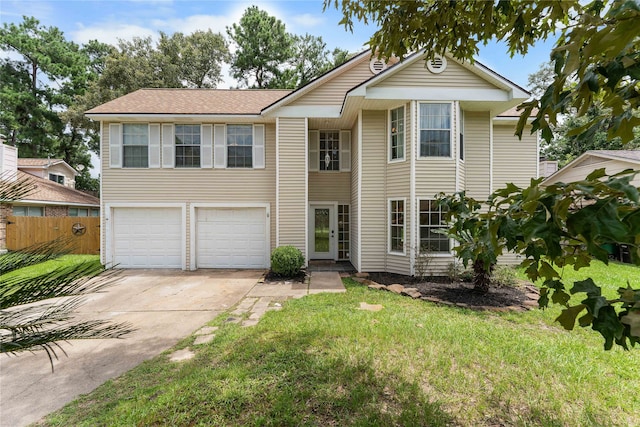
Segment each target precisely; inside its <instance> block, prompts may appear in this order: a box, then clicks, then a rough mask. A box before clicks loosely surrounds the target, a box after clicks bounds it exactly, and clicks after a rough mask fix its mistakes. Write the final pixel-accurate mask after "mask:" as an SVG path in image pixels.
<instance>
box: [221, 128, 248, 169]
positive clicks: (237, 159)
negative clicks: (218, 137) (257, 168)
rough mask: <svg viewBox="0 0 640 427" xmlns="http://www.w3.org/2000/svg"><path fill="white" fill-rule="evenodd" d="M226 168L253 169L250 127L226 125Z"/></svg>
mask: <svg viewBox="0 0 640 427" xmlns="http://www.w3.org/2000/svg"><path fill="white" fill-rule="evenodd" d="M227 167H228V168H252V167H253V126H252V125H227Z"/></svg>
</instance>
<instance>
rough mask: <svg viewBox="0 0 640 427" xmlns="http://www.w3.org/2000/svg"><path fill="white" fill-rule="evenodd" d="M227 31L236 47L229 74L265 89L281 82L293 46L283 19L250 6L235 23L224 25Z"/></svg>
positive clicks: (247, 84)
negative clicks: (228, 25)
mask: <svg viewBox="0 0 640 427" xmlns="http://www.w3.org/2000/svg"><path fill="white" fill-rule="evenodd" d="M227 34H228V35H229V37H230V38H231V40H233V42H234V43H235V44H236V46H237V50H236V52H235V53H234V54H233V57H232V63H231V73H232V76H233V77H234V78H235V79H236V80H238V81H239V82H240V84H241V85H242V86H244V87H253V88H260V89H266V88H273V87H277V86H278V85H279V84H282V74H283V72H284V69H285V66H286V64H287V62H288V61H289V60H290V59H291V57H292V45H293V40H292V37H291V35H290V34H289V33H287V31H286V29H285V25H284V24H283V23H282V21H280V20H279V19H276V18H275V17H274V16H271V15H269V14H268V13H267V12H266V11H264V10H260V9H259V8H258V7H257V6H251V7H249V8H247V10H245V12H244V14H243V15H242V17H241V18H240V22H239V23H238V24H233V25H232V26H231V27H227Z"/></svg>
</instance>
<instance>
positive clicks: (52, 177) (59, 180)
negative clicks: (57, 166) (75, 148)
mask: <svg viewBox="0 0 640 427" xmlns="http://www.w3.org/2000/svg"><path fill="white" fill-rule="evenodd" d="M49 181H53V182H57V183H58V184H62V185H64V175H58V174H57V173H50V174H49Z"/></svg>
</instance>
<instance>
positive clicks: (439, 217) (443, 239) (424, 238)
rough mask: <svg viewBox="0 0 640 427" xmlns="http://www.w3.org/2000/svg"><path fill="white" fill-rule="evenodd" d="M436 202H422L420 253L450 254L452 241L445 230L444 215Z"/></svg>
mask: <svg viewBox="0 0 640 427" xmlns="http://www.w3.org/2000/svg"><path fill="white" fill-rule="evenodd" d="M443 212H444V211H443V210H442V208H441V207H439V206H438V204H437V203H436V201H435V200H420V251H428V252H449V251H450V240H449V237H447V236H446V235H444V234H441V233H439V232H438V230H442V229H444V225H445V222H444V214H443Z"/></svg>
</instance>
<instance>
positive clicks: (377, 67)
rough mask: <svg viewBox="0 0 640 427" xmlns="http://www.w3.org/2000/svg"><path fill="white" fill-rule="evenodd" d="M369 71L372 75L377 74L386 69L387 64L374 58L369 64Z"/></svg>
mask: <svg viewBox="0 0 640 427" xmlns="http://www.w3.org/2000/svg"><path fill="white" fill-rule="evenodd" d="M369 69H370V70H371V72H372V73H373V74H379V73H380V72H382V71H384V70H386V69H387V63H386V62H384V61H382V60H380V59H378V58H375V59H372V60H371V62H370V63H369Z"/></svg>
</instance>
